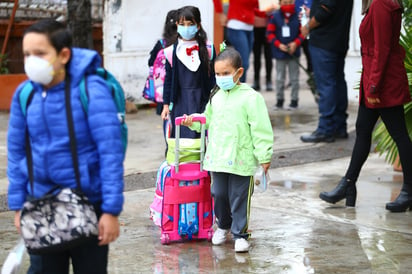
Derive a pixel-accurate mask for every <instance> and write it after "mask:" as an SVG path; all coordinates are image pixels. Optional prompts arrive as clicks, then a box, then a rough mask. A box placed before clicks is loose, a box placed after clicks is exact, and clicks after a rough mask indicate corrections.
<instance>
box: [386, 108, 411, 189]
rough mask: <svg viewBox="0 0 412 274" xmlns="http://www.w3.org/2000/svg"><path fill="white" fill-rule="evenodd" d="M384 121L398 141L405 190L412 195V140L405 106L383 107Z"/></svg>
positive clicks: (393, 137)
mask: <svg viewBox="0 0 412 274" xmlns="http://www.w3.org/2000/svg"><path fill="white" fill-rule="evenodd" d="M381 117H382V121H383V122H384V123H385V127H386V129H387V130H388V132H389V134H390V135H391V137H392V139H393V140H394V142H395V143H396V146H397V148H398V152H399V159H400V161H401V164H402V167H406V168H402V172H403V181H404V185H403V187H402V189H403V190H405V191H408V193H409V194H411V195H412V169H411V168H410V167H412V142H411V139H410V138H409V134H408V130H407V128H406V122H405V114H404V109H403V106H396V107H392V108H384V109H381Z"/></svg>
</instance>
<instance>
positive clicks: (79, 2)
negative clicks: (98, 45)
mask: <svg viewBox="0 0 412 274" xmlns="http://www.w3.org/2000/svg"><path fill="white" fill-rule="evenodd" d="M67 16H68V18H67V23H68V26H69V28H70V30H71V31H72V33H73V46H75V47H79V48H89V49H92V48H93V34H92V14H91V1H90V0H68V1H67Z"/></svg>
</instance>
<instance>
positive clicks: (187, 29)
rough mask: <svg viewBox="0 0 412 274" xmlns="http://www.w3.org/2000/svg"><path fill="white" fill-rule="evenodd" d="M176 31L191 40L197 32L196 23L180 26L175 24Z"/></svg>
mask: <svg viewBox="0 0 412 274" xmlns="http://www.w3.org/2000/svg"><path fill="white" fill-rule="evenodd" d="M177 33H179V34H180V36H181V37H182V38H183V39H185V40H192V39H193V37H195V35H196V33H197V25H193V26H182V25H177Z"/></svg>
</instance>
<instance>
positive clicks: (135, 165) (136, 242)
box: [0, 58, 412, 274]
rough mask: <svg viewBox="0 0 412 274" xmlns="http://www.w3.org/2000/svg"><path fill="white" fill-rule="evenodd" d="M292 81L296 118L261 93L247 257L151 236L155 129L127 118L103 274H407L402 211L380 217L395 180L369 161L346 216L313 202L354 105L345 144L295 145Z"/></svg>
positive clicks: (344, 158) (341, 159)
mask: <svg viewBox="0 0 412 274" xmlns="http://www.w3.org/2000/svg"><path fill="white" fill-rule="evenodd" d="M358 65H359V60H358V59H353V60H350V58H348V60H347V66H346V67H347V70H349V72H347V78H351V77H352V78H353V79H356V74H355V72H356V73H357V71H359V68H358ZM352 70H353V71H352ZM348 73H350V75H348ZM301 75H302V77H301V87H302V89H301V93H300V101H299V109H297V110H295V111H289V110H282V111H275V110H274V109H273V105H274V104H275V100H276V98H275V97H276V94H275V92H266V91H262V95H263V96H264V97H265V100H266V102H267V106H268V109H269V114H270V117H271V121H272V123H273V126H274V138H275V146H274V156H273V160H272V164H271V169H270V171H269V172H270V177H271V178H272V181H271V182H270V184H269V187H268V190H267V191H266V192H263V193H262V192H258V190H257V189H256V191H255V193H254V194H253V197H252V205H251V215H250V225H249V230H250V231H251V233H252V238H251V240H250V241H251V246H252V247H251V250H250V252H249V253H246V254H236V253H235V252H234V250H233V243H232V242H231V241H229V242H228V243H226V244H224V245H223V246H217V247H216V246H213V247H212V245H211V244H210V243H209V242H207V241H202V242H190V243H175V244H171V245H162V244H161V243H160V229H159V228H158V227H156V226H155V225H154V224H153V223H152V221H151V220H150V219H149V205H150V203H151V202H152V200H153V196H154V185H155V179H154V176H155V172H156V170H157V168H158V166H159V164H160V163H161V161H163V159H164V148H165V146H164V140H163V137H162V129H161V121H160V117H159V116H157V115H156V114H155V110H154V109H153V108H143V109H140V111H139V112H138V113H137V114H132V115H128V117H127V122H128V125H129V130H130V133H129V134H130V136H129V148H128V152H127V157H126V161H125V171H126V174H125V175H126V176H125V180H126V192H125V197H126V203H125V206H124V211H123V213H122V215H121V216H120V222H121V236H120V237H119V239H118V240H117V241H116V242H115V243H113V244H112V245H111V246H110V259H109V273H121V274H123V273H410V269H412V261H411V260H410V257H411V256H412V250H411V246H412V234H411V229H410V228H411V227H412V219H411V213H410V212H406V213H398V214H396V213H390V212H387V211H386V210H385V203H386V202H388V201H390V200H392V199H394V198H395V197H396V196H397V195H398V193H399V190H400V187H401V184H402V173H399V172H395V171H393V169H392V167H391V166H390V165H388V164H387V163H385V161H384V159H383V158H382V157H379V156H378V155H377V154H376V153H371V155H370V157H369V159H368V161H367V162H366V164H365V166H364V168H363V169H362V172H361V175H360V177H359V180H358V183H357V187H358V198H357V204H356V207H354V208H346V207H344V202H339V203H338V204H336V205H330V204H327V203H325V202H323V201H321V200H320V199H319V198H318V195H319V192H320V191H323V190H330V189H332V188H333V187H334V186H335V185H336V183H337V182H338V181H339V179H340V177H341V176H342V175H343V174H344V172H345V170H346V168H347V165H348V163H349V156H350V154H351V151H352V146H353V141H354V132H353V131H354V124H355V119H356V111H357V99H356V95H354V94H355V93H354V92H353V91H350V98H351V104H350V107H349V119H348V129H349V131H350V137H349V139H348V140H340V141H336V142H335V143H330V144H324V143H321V144H305V143H302V142H301V141H300V140H299V137H300V135H301V134H303V133H309V132H311V131H313V130H314V129H315V128H316V125H317V119H318V118H317V117H318V110H317V105H316V104H315V101H314V99H313V96H312V94H311V93H310V91H309V90H308V88H307V86H306V84H305V80H306V78H305V77H303V73H302V74H301ZM251 76H252V75H251V73H249V75H248V79H249V80H250V78H251ZM348 76H349V77H348ZM248 82H250V83H251V81H248ZM353 82H356V80H354V81H353ZM348 83H349V86H351V85H352V84H350V83H352V82H351V81H349V80H348ZM286 94H289V90H287V91H286ZM287 99H288V97H287ZM286 102H287V103H288V100H286ZM0 120H3V121H2V122H4V123H7V120H8V117H7V114H0ZM2 125H3V123H1V124H0V127H3V126H2ZM0 134H1V136H0V138H1V139H0V142H3V141H2V140H5V139H4V138H5V134H6V133H5V132H4V130H1V129H0ZM3 137H4V138H3ZM0 161H1V164H2V165H1V167H5V163H6V162H5V144H4V143H0ZM0 172H2V173H0V175H1V176H0V177H2V178H0V180H1V181H0V185H1V192H0V193H2V194H3V197H4V193H5V189H6V185H7V180H6V178H5V177H4V171H3V169H1V170H0ZM0 197H1V195H0ZM3 199H4V198H3ZM0 219H1V224H0V239H1V246H2V249H1V250H0V265H1V264H2V263H3V262H4V259H5V258H6V256H7V253H8V252H9V251H10V250H11V248H12V247H13V245H14V244H15V243H16V241H17V239H18V235H17V233H16V231H15V228H14V227H13V213H12V212H3V213H0ZM27 265H28V261H27V257H26V259H25V266H24V267H25V268H27Z"/></svg>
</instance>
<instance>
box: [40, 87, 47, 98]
mask: <svg viewBox="0 0 412 274" xmlns="http://www.w3.org/2000/svg"><path fill="white" fill-rule="evenodd" d="M41 96H42V97H43V98H46V96H47V91H46V90H45V89H44V90H43V92H42V93H41Z"/></svg>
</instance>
